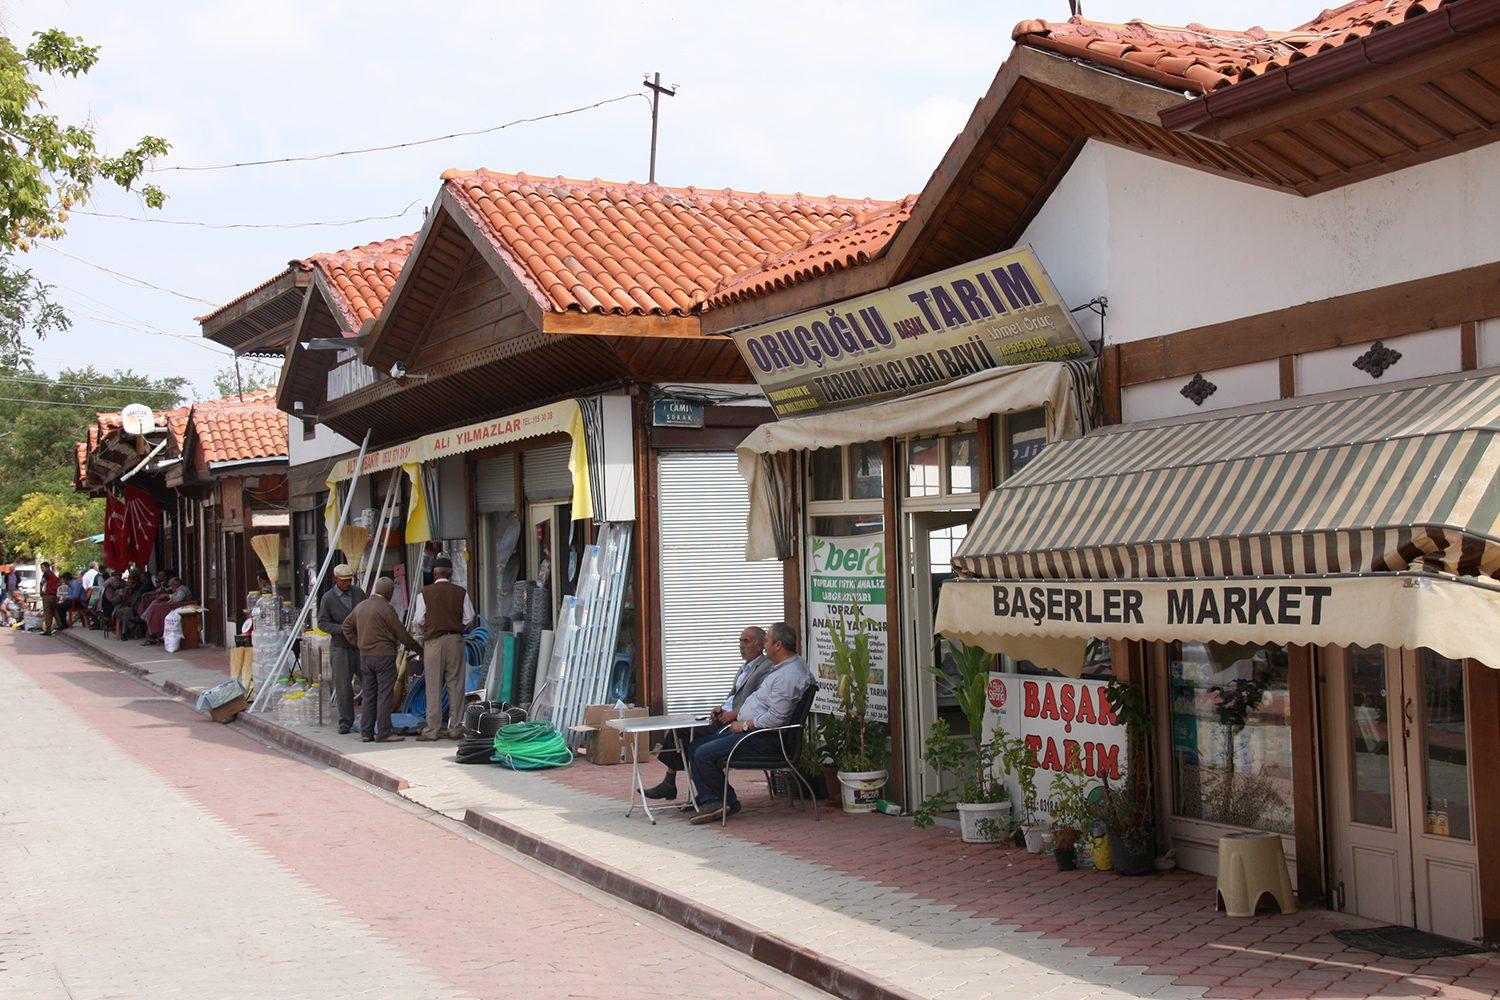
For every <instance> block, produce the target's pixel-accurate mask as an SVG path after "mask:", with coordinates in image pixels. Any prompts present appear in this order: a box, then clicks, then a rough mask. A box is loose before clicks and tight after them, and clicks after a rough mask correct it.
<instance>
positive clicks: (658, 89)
mask: <svg viewBox="0 0 1500 1000" xmlns="http://www.w3.org/2000/svg"><path fill="white" fill-rule="evenodd" d="M641 82H642V83H644V84H645V85H646V89H647V90H650V91H651V171H650V173H648V174H647V175H646V180H648V181H650V182H651V183H652V184H655V183H656V121H657V118H658V116H659V115H660V113H661V96H662V95H663V94H666V95H667V96H668V97H676V96H677V88H676V87H663V86H662V85H661V74H660V73H653V74H652V75H651V76H648V77H646V79H644V80H642V81H641Z"/></svg>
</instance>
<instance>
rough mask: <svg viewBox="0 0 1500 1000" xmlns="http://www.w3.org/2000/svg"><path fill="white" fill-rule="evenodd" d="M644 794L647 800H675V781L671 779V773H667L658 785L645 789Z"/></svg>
mask: <svg viewBox="0 0 1500 1000" xmlns="http://www.w3.org/2000/svg"><path fill="white" fill-rule="evenodd" d="M645 794H646V798H648V799H675V798H677V779H676V778H674V777H672V772H671V771H668V772H667V776H666V777H665V778H663V779H661V782H660V783H659V784H656V785H652V786H651V787H650V788H648V789H646V792H645Z"/></svg>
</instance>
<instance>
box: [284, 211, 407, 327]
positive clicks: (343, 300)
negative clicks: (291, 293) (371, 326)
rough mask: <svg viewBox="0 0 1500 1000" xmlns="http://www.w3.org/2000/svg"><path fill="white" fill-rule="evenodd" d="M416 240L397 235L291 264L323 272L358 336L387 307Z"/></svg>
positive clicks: (339, 306)
mask: <svg viewBox="0 0 1500 1000" xmlns="http://www.w3.org/2000/svg"><path fill="white" fill-rule="evenodd" d="M415 240H416V235H415V234H413V235H411V236H398V237H396V238H395V239H390V240H381V241H379V242H376V243H366V244H365V245H364V246H358V247H351V248H350V249H348V250H335V251H332V252H330V253H318V254H313V255H312V256H311V257H308V258H307V259H305V260H295V261H292V266H294V267H298V266H300V267H316V268H317V269H318V270H320V271H322V272H323V276H324V278H326V279H327V282H328V287H329V289H331V290H332V291H333V293H334V296H335V297H336V298H337V299H338V301H337V303H336V304H337V306H338V308H339V310H340V311H341V312H343V314H344V319H345V320H346V321H347V322H348V326H349V329H350V330H352V331H354V332H355V333H358V332H359V328H360V327H361V326H363V325H364V324H365V323H367V322H368V321H370V320H372V319H374V318H375V317H377V316H379V315H380V310H381V309H383V308H384V307H385V300H386V299H387V298H389V297H390V294H391V289H392V288H394V287H395V285H396V278H397V277H399V276H400V274H401V268H402V267H403V266H405V264H406V258H407V255H408V254H410V253H411V247H412V243H413V242H414V241H415Z"/></svg>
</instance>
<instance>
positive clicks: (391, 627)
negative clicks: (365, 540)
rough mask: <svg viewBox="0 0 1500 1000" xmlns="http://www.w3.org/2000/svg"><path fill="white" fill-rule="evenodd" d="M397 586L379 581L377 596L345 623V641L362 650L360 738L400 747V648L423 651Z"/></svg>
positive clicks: (384, 577) (385, 579) (362, 603)
mask: <svg viewBox="0 0 1500 1000" xmlns="http://www.w3.org/2000/svg"><path fill="white" fill-rule="evenodd" d="M395 589H396V584H395V583H393V582H392V581H391V578H390V577H388V576H383V577H381V578H380V579H379V580H376V581H375V593H373V594H371V595H370V596H369V597H368V598H366V599H365V600H363V601H361V602H360V603H359V604H358V605H357V606H355V608H354V612H353V613H352V614H350V615H349V617H347V618H345V619H344V625H343V628H342V629H341V631H342V632H343V633H344V638H345V639H346V640H348V641H349V642H350V643H351V644H353V645H355V646H357V647H358V648H359V697H360V706H359V738H360V739H361V740H363V741H364V742H366V743H370V742H379V743H400V742H401V741H402V739H404V737H401V736H396V735H394V734H393V733H392V732H391V708H392V704H391V703H392V701H393V700H394V698H393V696H394V694H395V689H396V646H397V645H398V644H399V645H402V646H405V647H406V648H407V649H409V650H411V651H412V652H413V653H420V652H421V651H422V647H421V646H419V645H418V644H417V640H415V639H413V638H412V637H411V633H410V632H408V631H406V626H404V625H402V624H401V618H400V616H398V615H397V614H396V609H395V608H393V607H391V594H392V593H393V592H394V591H395Z"/></svg>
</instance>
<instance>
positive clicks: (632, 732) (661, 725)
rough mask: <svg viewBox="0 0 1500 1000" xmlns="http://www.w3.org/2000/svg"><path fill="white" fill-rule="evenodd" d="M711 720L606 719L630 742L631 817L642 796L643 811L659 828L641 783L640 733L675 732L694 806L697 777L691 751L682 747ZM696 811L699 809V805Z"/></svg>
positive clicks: (662, 717) (665, 717) (674, 741)
mask: <svg viewBox="0 0 1500 1000" xmlns="http://www.w3.org/2000/svg"><path fill="white" fill-rule="evenodd" d="M708 721H709V719H708V717H707V716H704V717H703V718H694V717H693V716H691V715H646V716H640V717H637V718H633V719H605V720H604V724H605V725H606V726H609V727H610V728H612V729H618V730H619V731H620V734H621V735H622V736H624V737H625V738H626V739H628V740H629V741H630V808H629V809H626V810H625V815H626V816H629V815H630V814H631V813H633V812H635V801H636V798H637V797H639V798H640V800H641V808H642V809H644V810H645V811H646V818H647V819H649V820H650V821H651V824H652V825H653V826H655V825H656V817H655V816H653V815H651V803H650V801H649V800H647V798H646V784H645V782H643V781H642V780H641V759H640V743H641V741H640V740H639V739H638V738H637V737H638V735H639V734H640V733H657V732H663V733H671V734H672V744H673V746H674V747H676V749H677V753H678V756H680V757H681V758H682V773H683V775H684V776H685V777H686V778H687V793H688V799H687V800H688V802H689V803H693V802H694V800H695V798H696V796H695V795H694V793H693V776H692V774H691V772H690V771H689V769H688V766H687V764H688V759H687V749H686V747H684V746H683V745H682V734H683V733H684V732H685V731H690V730H692V729H694V728H696V727H698V726H702V725H705V724H706V723H708ZM680 802H681V799H677V800H674V802H670V803H667V804H668V805H675V804H679V803H680ZM695 808H696V806H695Z"/></svg>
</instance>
